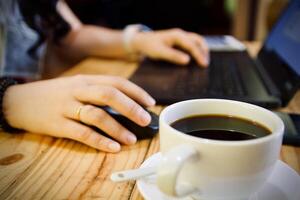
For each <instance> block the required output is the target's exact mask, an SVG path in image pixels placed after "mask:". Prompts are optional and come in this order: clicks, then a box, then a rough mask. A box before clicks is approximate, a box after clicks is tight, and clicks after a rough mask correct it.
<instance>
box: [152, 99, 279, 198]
mask: <svg viewBox="0 0 300 200" xmlns="http://www.w3.org/2000/svg"><path fill="white" fill-rule="evenodd" d="M207 114H209V115H210V114H213V115H215V114H217V115H227V116H228V115H230V116H235V117H238V118H244V119H248V120H250V121H255V122H258V123H260V124H262V125H264V126H265V127H266V128H268V129H269V130H270V131H271V134H269V135H266V136H264V137H259V138H256V139H251V140H242V141H224V140H212V139H204V138H200V137H195V136H191V135H188V134H185V133H183V132H180V131H178V130H176V129H174V128H173V127H171V126H170V124H171V123H173V122H175V121H177V120H179V119H182V118H185V117H188V116H194V115H207ZM159 129H160V131H159V134H160V150H161V152H162V156H163V158H162V161H161V162H160V164H159V167H158V170H157V186H158V188H159V189H160V190H161V191H162V192H163V193H165V194H167V195H170V196H174V197H183V196H187V195H193V197H194V198H196V199H197V198H199V199H200V198H201V199H209V200H211V199H222V200H225V199H228V200H229V199H230V200H234V199H248V198H249V197H250V196H251V195H253V194H255V192H256V191H258V190H259V189H260V188H261V187H262V185H263V184H264V183H265V182H266V180H267V178H268V177H269V175H270V174H271V172H272V170H273V168H274V166H275V164H276V161H277V159H278V158H279V153H280V148H281V144H282V137H283V131H284V125H283V122H282V120H281V119H280V118H279V117H278V116H277V115H275V114H274V113H273V112H271V111H269V110H267V109H264V108H261V107H259V106H255V105H252V104H248V103H243V102H238V101H232V100H222V99H197V100H188V101H182V102H179V103H175V104H173V105H170V106H168V107H166V108H165V109H164V110H163V111H162V113H161V115H160V118H159Z"/></svg>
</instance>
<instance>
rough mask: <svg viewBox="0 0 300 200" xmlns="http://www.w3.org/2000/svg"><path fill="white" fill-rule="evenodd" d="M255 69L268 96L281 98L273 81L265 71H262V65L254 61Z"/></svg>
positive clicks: (256, 60)
mask: <svg viewBox="0 0 300 200" xmlns="http://www.w3.org/2000/svg"><path fill="white" fill-rule="evenodd" d="M254 62H255V64H256V65H255V68H256V69H257V71H258V74H259V75H260V77H261V79H262V80H263V84H264V85H265V86H266V88H267V90H268V92H269V94H271V95H272V96H275V97H279V98H281V93H280V91H279V89H278V88H277V87H276V85H275V83H274V81H273V80H272V79H271V77H270V76H269V75H268V73H267V71H266V70H265V69H264V67H263V65H262V63H261V62H260V61H259V60H258V59H255V61H254Z"/></svg>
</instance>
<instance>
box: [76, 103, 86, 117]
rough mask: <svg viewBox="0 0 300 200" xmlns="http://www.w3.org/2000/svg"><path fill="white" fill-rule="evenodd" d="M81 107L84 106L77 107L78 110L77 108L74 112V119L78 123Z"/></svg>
mask: <svg viewBox="0 0 300 200" xmlns="http://www.w3.org/2000/svg"><path fill="white" fill-rule="evenodd" d="M83 106H84V105H81V106H78V108H77V110H76V119H77V120H78V121H80V112H81V110H82V108H83Z"/></svg>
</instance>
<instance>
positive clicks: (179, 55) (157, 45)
mask: <svg viewBox="0 0 300 200" xmlns="http://www.w3.org/2000/svg"><path fill="white" fill-rule="evenodd" d="M174 47H178V48H181V49H183V50H184V51H185V52H184V51H182V50H180V49H178V48H174ZM132 48H133V49H134V50H135V51H136V52H138V53H141V54H144V55H146V56H149V57H150V58H153V59H163V60H167V61H170V62H174V63H177V64H180V65H185V64H187V63H188V62H189V61H190V56H189V54H190V55H191V56H193V58H194V59H195V60H196V62H197V63H198V64H199V65H200V66H203V67H207V66H208V65H209V50H208V46H207V44H206V42H205V40H204V39H203V37H201V36H200V35H198V34H196V33H192V32H186V31H183V30H181V29H170V30H162V31H153V32H140V33H137V34H136V35H135V37H134V38H133V40H132Z"/></svg>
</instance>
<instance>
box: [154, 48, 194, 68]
mask: <svg viewBox="0 0 300 200" xmlns="http://www.w3.org/2000/svg"><path fill="white" fill-rule="evenodd" d="M158 52H159V53H158V54H157V56H156V57H154V58H159V59H164V60H167V61H169V62H173V63H176V64H179V65H185V64H187V63H188V62H189V61H190V57H189V55H187V54H186V53H183V52H182V51H179V50H176V49H174V48H172V47H169V46H167V45H166V46H164V45H162V46H161V47H160V49H159V50H158Z"/></svg>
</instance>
